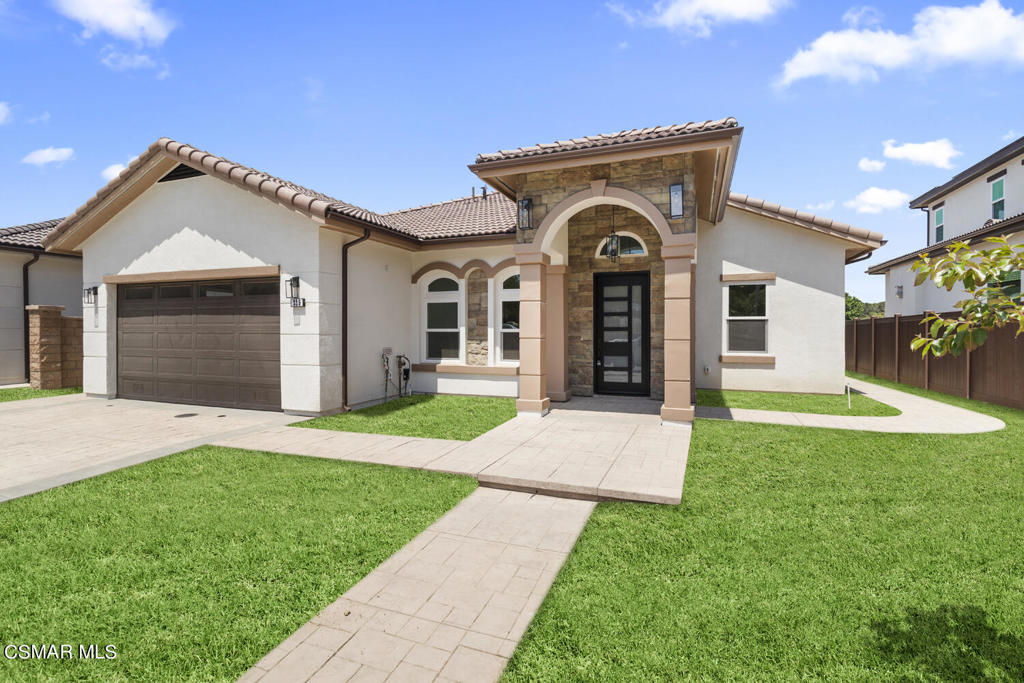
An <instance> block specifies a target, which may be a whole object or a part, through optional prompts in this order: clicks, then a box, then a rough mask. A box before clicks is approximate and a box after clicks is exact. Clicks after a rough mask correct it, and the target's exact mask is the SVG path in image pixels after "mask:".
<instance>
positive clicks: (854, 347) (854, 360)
mask: <svg viewBox="0 0 1024 683" xmlns="http://www.w3.org/2000/svg"><path fill="white" fill-rule="evenodd" d="M850 325H852V326H853V371H854V372H857V371H858V370H859V368H858V367H857V319H856V318H854V319H853V320H851V321H850Z"/></svg>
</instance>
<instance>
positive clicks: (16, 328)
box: [0, 218, 82, 385]
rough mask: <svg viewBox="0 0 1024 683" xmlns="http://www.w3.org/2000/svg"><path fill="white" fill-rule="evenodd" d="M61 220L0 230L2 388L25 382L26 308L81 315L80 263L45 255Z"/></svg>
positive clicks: (78, 258)
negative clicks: (50, 308)
mask: <svg viewBox="0 0 1024 683" xmlns="http://www.w3.org/2000/svg"><path fill="white" fill-rule="evenodd" d="M62 220H63V219H61V218H58V219H55V220H48V221H40V222H38V223H28V224H26V225H14V226H11V227H8V228H0V385H2V384H18V383H21V382H26V381H28V313H27V312H26V310H25V307H26V306H28V305H36V304H43V305H52V306H63V307H64V314H65V315H69V316H80V315H82V257H81V255H80V254H62V253H55V252H47V251H46V250H45V249H44V248H43V239H44V238H45V237H46V236H47V235H49V234H50V233H51V232H53V231H54V229H55V228H56V227H57V226H58V225H59V224H60V223H61V221H62Z"/></svg>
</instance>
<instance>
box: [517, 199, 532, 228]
mask: <svg viewBox="0 0 1024 683" xmlns="http://www.w3.org/2000/svg"><path fill="white" fill-rule="evenodd" d="M516 206H517V208H518V210H519V229H520V230H529V229H531V228H532V227H533V200H532V199H530V198H529V197H524V198H522V199H520V200H519V201H518V202H517V203H516Z"/></svg>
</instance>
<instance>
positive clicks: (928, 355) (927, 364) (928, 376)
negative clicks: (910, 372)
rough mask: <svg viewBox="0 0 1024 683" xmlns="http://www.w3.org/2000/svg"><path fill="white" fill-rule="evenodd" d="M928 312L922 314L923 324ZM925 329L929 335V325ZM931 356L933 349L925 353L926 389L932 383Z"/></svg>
mask: <svg viewBox="0 0 1024 683" xmlns="http://www.w3.org/2000/svg"><path fill="white" fill-rule="evenodd" d="M928 314H929V312H928V311H925V312H924V314H923V315H922V317H921V324H922V325H924V324H925V322H924V319H925V318H926V317H928ZM925 330H926V331H925V335H927V334H928V332H927V325H925ZM931 357H932V352H931V351H929V352H928V353H926V354H925V355H924V388H925V389H927V388H929V385H930V384H931V369H930V366H931V363H930V362H929V361H930V360H931Z"/></svg>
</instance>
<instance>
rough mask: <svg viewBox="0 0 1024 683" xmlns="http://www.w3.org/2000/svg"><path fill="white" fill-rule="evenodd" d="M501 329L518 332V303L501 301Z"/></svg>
mask: <svg viewBox="0 0 1024 683" xmlns="http://www.w3.org/2000/svg"><path fill="white" fill-rule="evenodd" d="M501 329H503V330H518V329H519V302H518V301H502V302H501Z"/></svg>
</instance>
